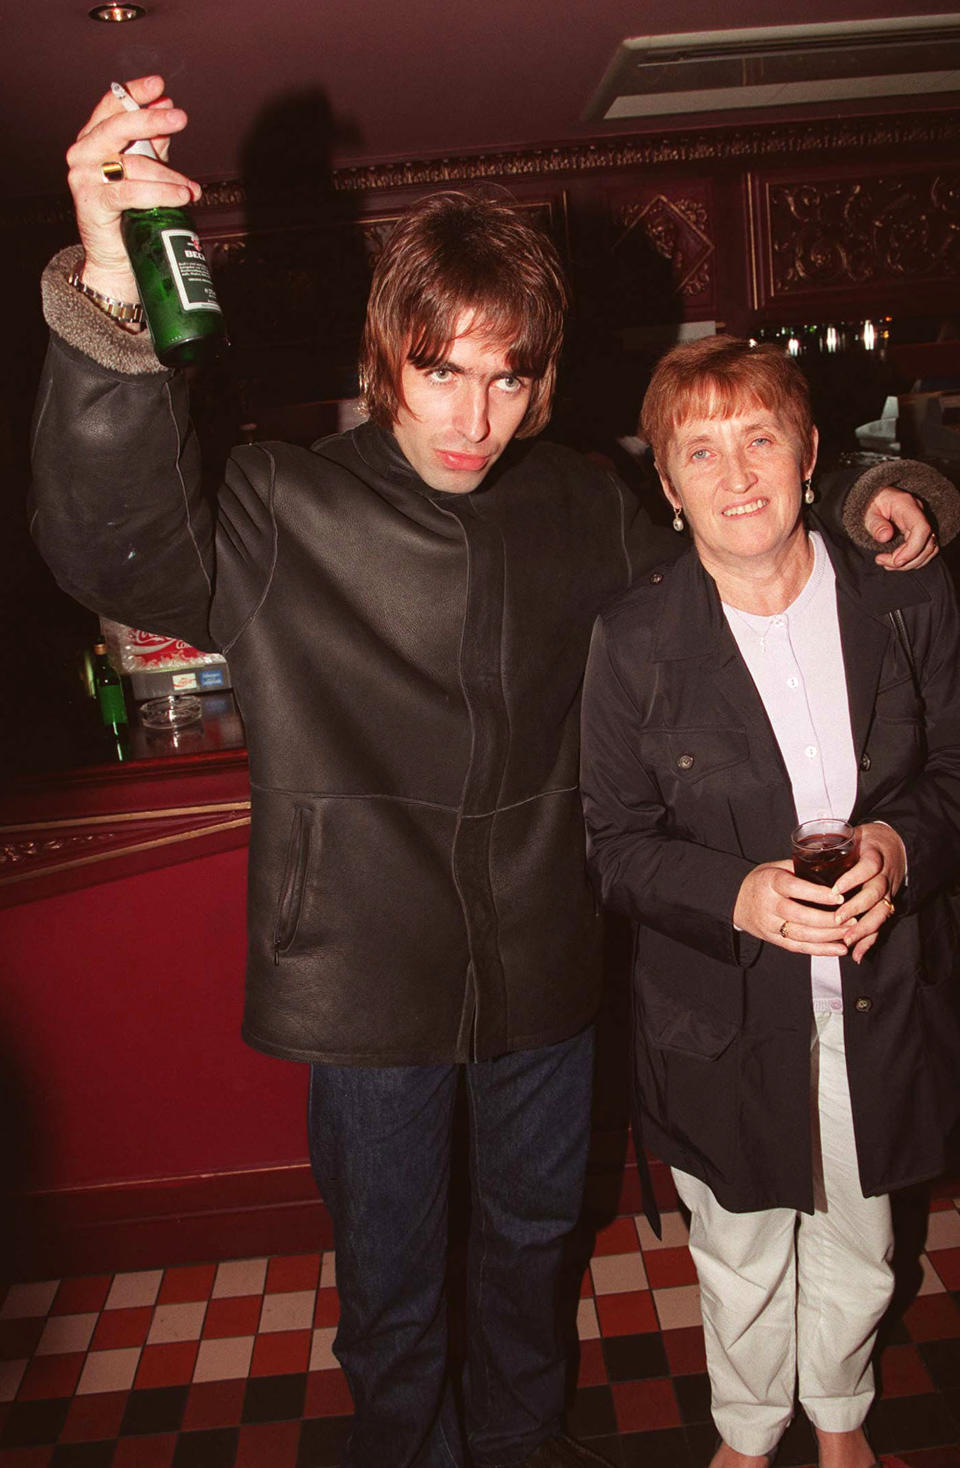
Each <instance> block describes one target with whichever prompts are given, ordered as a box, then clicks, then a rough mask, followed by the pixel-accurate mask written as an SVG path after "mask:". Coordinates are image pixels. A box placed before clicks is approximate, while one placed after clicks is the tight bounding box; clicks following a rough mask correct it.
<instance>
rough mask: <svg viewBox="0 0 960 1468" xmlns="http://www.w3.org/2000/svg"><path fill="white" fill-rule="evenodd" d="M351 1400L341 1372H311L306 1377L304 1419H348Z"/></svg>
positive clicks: (351, 1407)
mask: <svg viewBox="0 0 960 1468" xmlns="http://www.w3.org/2000/svg"><path fill="white" fill-rule="evenodd" d="M352 1411H353V1398H352V1397H351V1395H350V1388H349V1387H348V1386H347V1378H346V1377H345V1376H344V1374H343V1372H342V1371H311V1372H310V1375H309V1376H308V1377H307V1395H306V1401H305V1403H304V1408H303V1415H304V1417H348V1416H349V1415H350V1413H351V1412H352Z"/></svg>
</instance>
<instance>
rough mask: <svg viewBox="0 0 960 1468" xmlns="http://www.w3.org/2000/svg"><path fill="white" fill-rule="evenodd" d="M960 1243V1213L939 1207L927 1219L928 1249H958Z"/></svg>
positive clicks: (926, 1246)
mask: <svg viewBox="0 0 960 1468" xmlns="http://www.w3.org/2000/svg"><path fill="white" fill-rule="evenodd" d="M958 1245H960V1213H958V1212H957V1210H956V1209H955V1208H938V1209H937V1210H936V1212H934V1213H931V1214H930V1217H929V1219H928V1220H927V1241H926V1244H925V1246H924V1247H925V1248H927V1249H956V1248H957V1247H958Z"/></svg>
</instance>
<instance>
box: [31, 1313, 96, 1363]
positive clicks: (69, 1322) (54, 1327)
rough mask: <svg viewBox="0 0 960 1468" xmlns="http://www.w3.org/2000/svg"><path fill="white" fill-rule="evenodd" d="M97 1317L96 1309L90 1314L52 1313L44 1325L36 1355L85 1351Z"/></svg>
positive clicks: (57, 1354)
mask: <svg viewBox="0 0 960 1468" xmlns="http://www.w3.org/2000/svg"><path fill="white" fill-rule="evenodd" d="M97 1319H98V1316H97V1312H96V1311H95V1310H94V1311H93V1313H92V1314H89V1315H86V1314H85V1315H51V1316H50V1318H49V1319H48V1321H47V1323H46V1325H45V1326H44V1327H43V1335H42V1336H41V1337H40V1340H39V1342H38V1344H37V1349H36V1355H38V1356H59V1355H66V1354H67V1353H68V1352H70V1351H85V1350H86V1349H87V1347H88V1346H89V1344H90V1337H91V1336H92V1335H93V1327H94V1326H95V1325H96V1323H97Z"/></svg>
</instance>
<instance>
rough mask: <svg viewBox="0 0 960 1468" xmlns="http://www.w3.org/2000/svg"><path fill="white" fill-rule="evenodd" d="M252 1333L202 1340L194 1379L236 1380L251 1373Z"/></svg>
mask: <svg viewBox="0 0 960 1468" xmlns="http://www.w3.org/2000/svg"><path fill="white" fill-rule="evenodd" d="M253 1342H254V1337H253V1336H252V1335H231V1336H226V1337H225V1338H224V1339H223V1340H210V1341H201V1342H200V1349H199V1351H198V1352H197V1364H196V1366H195V1367H194V1368H193V1379H194V1381H236V1380H237V1378H238V1377H244V1376H249V1375H250V1360H251V1357H252V1356H253Z"/></svg>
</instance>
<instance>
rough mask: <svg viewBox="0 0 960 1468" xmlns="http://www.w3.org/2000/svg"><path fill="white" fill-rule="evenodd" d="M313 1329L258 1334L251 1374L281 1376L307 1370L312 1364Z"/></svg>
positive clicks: (254, 1345)
mask: <svg viewBox="0 0 960 1468" xmlns="http://www.w3.org/2000/svg"><path fill="white" fill-rule="evenodd" d="M312 1341H313V1331H311V1330H275V1331H270V1332H268V1333H267V1334H266V1335H258V1336H257V1338H256V1340H255V1341H254V1343H253V1360H252V1361H251V1363H250V1375H251V1376H279V1375H281V1374H283V1373H285V1372H290V1371H306V1369H307V1367H308V1365H309V1364H310V1346H311V1344H312Z"/></svg>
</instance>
